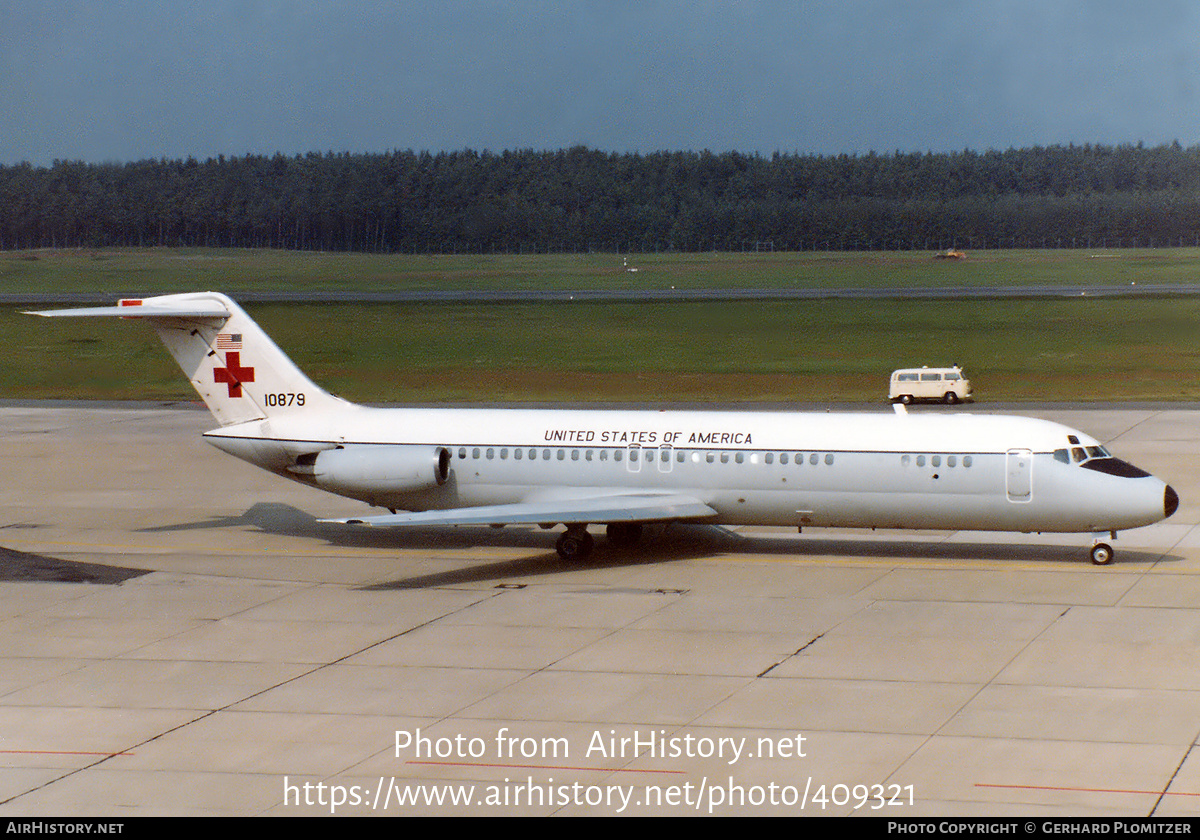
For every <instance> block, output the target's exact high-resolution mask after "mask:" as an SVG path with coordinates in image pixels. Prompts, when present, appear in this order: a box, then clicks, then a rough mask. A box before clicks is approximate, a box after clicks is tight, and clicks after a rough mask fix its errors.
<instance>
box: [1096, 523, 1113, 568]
mask: <svg viewBox="0 0 1200 840" xmlns="http://www.w3.org/2000/svg"><path fill="white" fill-rule="evenodd" d="M1106 536H1107V537H1108V539H1112V540H1115V539H1116V538H1117V532H1116V531H1109V532H1108V534H1096V535H1094V536H1093V537H1092V555H1091V556H1092V565H1094V566H1107V565H1108V564H1109V563H1111V562H1112V561H1113V556H1114V552H1113V547H1112V546H1111V545H1109V544H1108V543H1106V542H1104V539H1105V537H1106Z"/></svg>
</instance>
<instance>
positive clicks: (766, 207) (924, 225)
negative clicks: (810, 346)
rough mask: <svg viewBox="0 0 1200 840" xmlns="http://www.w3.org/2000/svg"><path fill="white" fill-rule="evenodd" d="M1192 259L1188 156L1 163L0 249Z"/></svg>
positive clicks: (328, 157) (1122, 150) (581, 151)
mask: <svg viewBox="0 0 1200 840" xmlns="http://www.w3.org/2000/svg"><path fill="white" fill-rule="evenodd" d="M1164 245H1200V147H1195V146H1194V147H1189V148H1184V147H1182V146H1181V145H1180V144H1179V143H1174V144H1171V145H1164V146H1156V147H1144V146H1142V145H1136V146H1134V145H1120V146H1103V145H1083V146H1075V145H1070V146H1050V147H1036V148H1028V149H1010V150H1008V151H1003V152H1002V151H987V152H973V151H963V152H954V153H944V154H934V153H924V154H920V153H916V154H907V153H903V152H896V153H891V154H876V153H873V152H872V153H869V154H864V155H831V156H830V155H825V156H818V155H801V154H783V153H777V154H774V155H771V156H762V155H746V154H740V153H737V152H725V153H721V154H715V153H711V152H665V151H664V152H655V153H652V154H633V153H624V154H617V153H608V152H601V151H597V150H593V149H588V148H585V147H576V148H572V149H564V150H559V151H535V150H516V151H505V152H487V151H484V152H476V151H470V150H464V151H454V152H440V153H431V152H413V151H394V152H388V153H382V154H350V153H341V154H334V153H325V154H320V153H309V154H303V155H283V154H276V155H274V156H263V155H246V156H244V157H225V156H223V155H222V156H218V157H216V158H210V159H208V160H204V161H199V160H196V159H195V158H190V157H189V158H188V159H186V160H166V159H160V160H144V161H138V162H135V163H84V162H76V161H55V162H54V164H53V165H51V166H49V167H35V166H31V165H29V164H19V165H14V166H0V250H20V249H32V248H77V247H109V246H141V247H147V246H178V247H234V248H283V249H311V250H344V251H370V252H421V253H451V252H453V253H531V252H539V251H568V252H569V251H668V250H675V251H704V250H713V249H716V250H750V249H755V250H762V249H773V250H791V251H795V250H814V249H817V250H887V249H903V250H908V249H915V250H932V249H943V248H947V247H952V246H953V247H968V248H997V247H998V248H1008V247H1015V248H1026V247H1130V246H1141V247H1147V246H1149V247H1154V246H1164Z"/></svg>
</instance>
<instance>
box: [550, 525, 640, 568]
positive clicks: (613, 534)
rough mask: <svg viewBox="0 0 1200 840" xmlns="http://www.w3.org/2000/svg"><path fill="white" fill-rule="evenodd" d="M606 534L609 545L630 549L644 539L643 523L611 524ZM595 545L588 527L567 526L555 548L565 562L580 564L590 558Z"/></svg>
mask: <svg viewBox="0 0 1200 840" xmlns="http://www.w3.org/2000/svg"><path fill="white" fill-rule="evenodd" d="M604 533H605V536H606V537H607V538H608V542H609V545H612V546H616V547H617V548H629V547H630V546H633V545H635V544H636V543H637V541H638V540H640V539H641V538H642V523H640V522H610V523H609V524H608V526H607V527H606V528H605V531H604ZM595 545H596V541H595V540H594V539H593V538H592V535H591V534H589V533H588V530H587V525H581V524H572V525H568V526H567V530H566V533H564V534H563V535H562V536H560V537H559V538H558V542H557V543H555V545H554V548H555V549H556V550H557V551H558V556H559V557H561V558H562V559H563V560H566V561H568V562H570V563H579V562H582V561H584V560H586V559H587V558H588V556H589V555H590V554H591V553H592V549H593V548H594V547H595Z"/></svg>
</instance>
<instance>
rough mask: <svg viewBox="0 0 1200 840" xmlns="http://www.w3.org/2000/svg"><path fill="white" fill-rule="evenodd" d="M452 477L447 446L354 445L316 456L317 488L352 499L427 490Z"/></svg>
mask: <svg viewBox="0 0 1200 840" xmlns="http://www.w3.org/2000/svg"><path fill="white" fill-rule="evenodd" d="M449 476H450V450H449V449H447V448H446V447H444V446H369V445H360V446H354V445H353V444H352V445H350V446H347V447H345V448H343V449H326V450H324V451H322V452H318V453H317V454H316V458H315V460H314V461H313V465H312V477H313V480H314V481H315V482H316V485H317V486H318V487H320V488H321V489H323V490H329V491H330V492H333V493H338V494H340V495H343V496H350V497H352V498H363V497H376V496H379V495H382V494H388V493H407V492H410V491H414V490H427V489H429V488H431V487H436V486H438V485H439V484H444V483H445V482H446V479H447V478H448V477H449Z"/></svg>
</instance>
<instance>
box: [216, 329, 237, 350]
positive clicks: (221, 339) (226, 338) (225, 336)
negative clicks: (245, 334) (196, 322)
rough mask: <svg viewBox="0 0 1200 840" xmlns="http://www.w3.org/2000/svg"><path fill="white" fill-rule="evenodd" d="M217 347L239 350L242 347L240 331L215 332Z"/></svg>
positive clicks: (219, 348)
mask: <svg viewBox="0 0 1200 840" xmlns="http://www.w3.org/2000/svg"><path fill="white" fill-rule="evenodd" d="M217 349H218V350H241V349H242V334H241V333H218V334H217Z"/></svg>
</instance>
